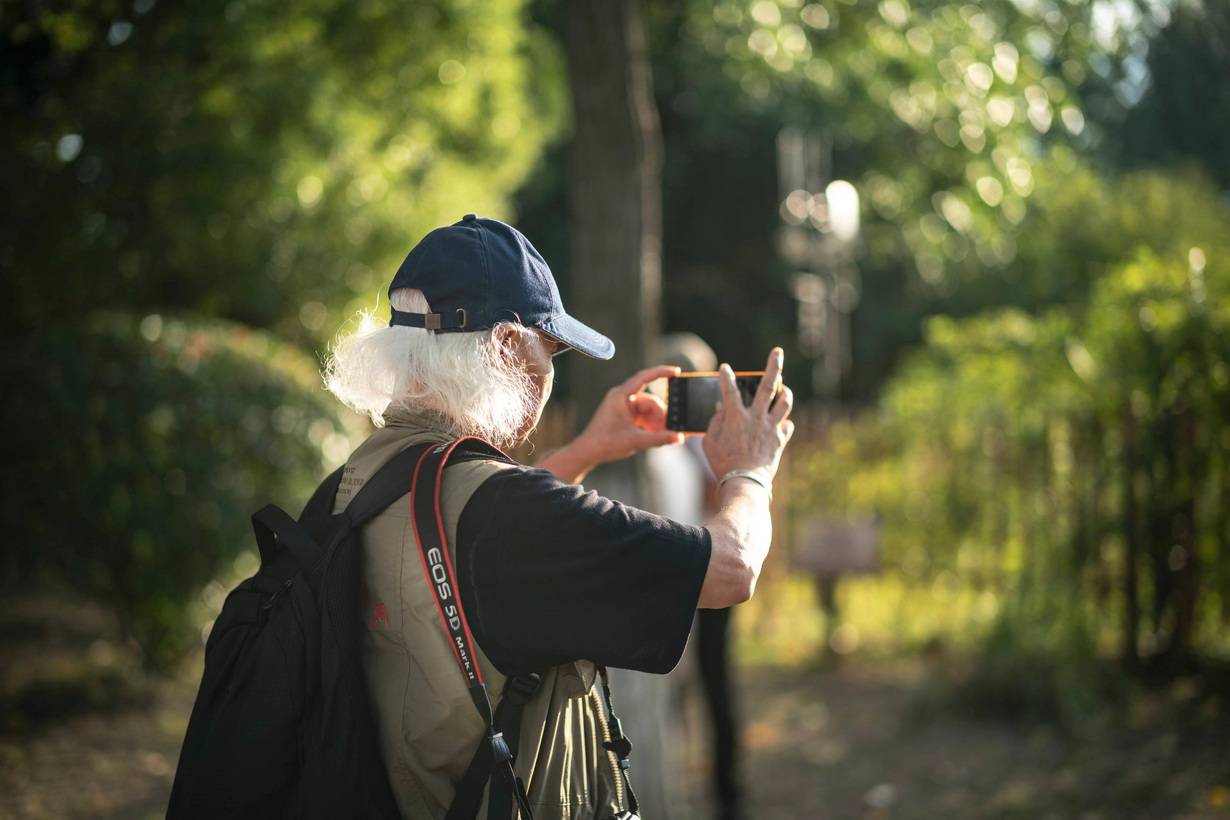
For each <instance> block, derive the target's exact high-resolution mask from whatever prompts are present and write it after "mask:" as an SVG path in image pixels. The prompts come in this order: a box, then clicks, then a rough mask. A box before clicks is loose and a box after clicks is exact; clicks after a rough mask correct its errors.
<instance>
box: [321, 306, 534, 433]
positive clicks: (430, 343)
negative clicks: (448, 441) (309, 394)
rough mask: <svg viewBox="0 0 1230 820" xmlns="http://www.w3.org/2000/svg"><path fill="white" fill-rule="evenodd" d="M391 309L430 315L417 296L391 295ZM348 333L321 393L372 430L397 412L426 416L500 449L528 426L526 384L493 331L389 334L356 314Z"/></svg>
mask: <svg viewBox="0 0 1230 820" xmlns="http://www.w3.org/2000/svg"><path fill="white" fill-rule="evenodd" d="M390 301H391V302H392V304H393V306H394V307H396V308H397V309H398V310H403V311H408V312H412V313H428V312H430V307H429V305H428V304H427V300H426V299H425V298H424V297H423V293H422V292H421V291H418V290H411V289H408V288H403V289H400V290H396V291H394V292H393V293H392V294H391V299H390ZM353 325H354V329H353V330H351V331H349V332H346V331H343V332H342V333H341V334H340V335H339V336H338V338H337V339H336V340H335V341H334V343H333V346H332V349H331V350H330V351H329V355H328V357H327V358H326V360H325V366H324V373H323V375H324V381H325V387H326V388H328V390H329V392H331V393H333V395H334V396H336V397H337V398H338V399H339V400H340V401H341V402H342V403H343V404H345V405H346V406H347V407H350V408H351V409H353V410H356V411H358V412H360V413H365V414H366V415H368V416H369V417H370V418H371V420H372V422H373V423H374V424H375V425H376V426H377V427H383V426H384V425H385V423H386V421H387V417H388V416H389V415H391V414H395V413H396V412H397V411H399V410H405V411H410V412H415V411H419V412H427V413H430V414H432V415H434V416H436V417H438V418H439V419H440V420H441V421H442V422H443V425H444V428H445V430H446V431H447V432H448V433H450V434H451V435H454V436H464V435H472V436H479V437H481V438H484V439H486V440H487V441H490V442H491V443H492V444H495V445H497V446H499V447H505V448H507V447H511V446H513V445H515V444H516V443H517V436H518V433H519V431H522V430H523V429H525V428H526V427H527V426H528V425H529V424H530V423H532V422H533V421H535V419H534V416H535V414H536V413H537V412H538V401H537V399H538V397H537V396H536V395H535V391H534V385H533V382H532V380H531V379H530V378H529V376H528V375H527V374H526V372H525V370H524V368H522V367H521V366H520V363H519V362H517V361H516V360H515V359H513V358H510V357H508V356H507V355H504V354H502V353H501V351H500V349H499V343H498V342H497V341H496V335H495V334H496V330H497V329H498V328H499V327H500V325H497V326H496V327H495V328H491V329H489V330H480V331H476V332H473V333H432V332H431V331H428V330H424V329H422V328H416V327H401V326H398V327H389V326H388V325H387V321H382V320H380V319H378V318H377V317H376V315H375V313H374V311H370V310H364V311H362V312H360V314H359V315H358V316H357V317H356V321H355V322H353ZM510 326H511V327H514V328H516V329H517V330H518V332H521V333H530V334H532V333H533V331H531V330H529V329H528V328H523V327H521V326H520V325H516V324H511V325H510ZM535 338H537V336H536V335H535Z"/></svg>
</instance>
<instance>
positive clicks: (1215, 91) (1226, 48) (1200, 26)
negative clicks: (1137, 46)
mask: <svg viewBox="0 0 1230 820" xmlns="http://www.w3.org/2000/svg"><path fill="white" fill-rule="evenodd" d="M1154 8H1155V9H1156V10H1160V13H1161V14H1162V15H1164V17H1163V22H1164V23H1165V25H1163V27H1162V28H1161V30H1160V31H1159V32H1158V33H1157V34H1156V36H1154V37H1152V38H1150V39H1149V42H1148V49H1147V60H1146V58H1144V57H1142V56H1140V55H1138V56H1137V57H1136V58H1135V59H1136V60H1137V61H1138V64H1139V66H1142V67H1144V68H1143V70H1144V72H1145V74H1146V75H1147V82H1148V89H1147V90H1146V91H1145V92H1144V96H1143V98H1142V99H1141V101H1140V103H1139V104H1138V105H1135V106H1131V107H1123V106H1118V107H1114V106H1108V108H1109V111H1110V115H1109V117H1108V122H1107V123H1106V130H1107V133H1108V136H1109V137H1110V140H1109V143H1110V147H1112V148H1114V149H1116V150H1115V154H1116V159H1117V160H1118V161H1119V162H1120V163H1124V164H1126V165H1128V166H1129V167H1139V166H1142V165H1162V164H1171V165H1173V164H1176V163H1178V164H1198V165H1199V166H1200V167H1201V168H1202V169H1203V170H1204V171H1205V172H1206V173H1207V174H1208V175H1209V176H1211V177H1212V178H1213V180H1214V181H1216V183H1217V184H1218V185H1219V186H1220V187H1221V188H1223V189H1225V188H1230V145H1227V143H1226V140H1225V138H1224V125H1225V123H1226V122H1230V85H1228V84H1227V83H1226V77H1230V6H1228V5H1227V4H1226V3H1224V2H1216V1H1214V2H1203V0H1198V1H1197V2H1190V1H1189V2H1180V3H1173V4H1165V5H1160V4H1158V5H1156V6H1155V7H1154ZM1156 10H1155V12H1154V13H1159V11H1156ZM1167 17H1168V18H1169V19H1168V20H1166V19H1165V18H1167ZM1136 70H1137V71H1138V72H1140V71H1141V70H1142V69H1141V68H1139V67H1138V68H1137V69H1136Z"/></svg>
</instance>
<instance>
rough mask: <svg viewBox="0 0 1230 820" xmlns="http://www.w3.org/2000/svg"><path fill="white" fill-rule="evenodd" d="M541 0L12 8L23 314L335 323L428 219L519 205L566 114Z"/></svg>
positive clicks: (7, 29) (12, 272) (9, 232)
mask: <svg viewBox="0 0 1230 820" xmlns="http://www.w3.org/2000/svg"><path fill="white" fill-rule="evenodd" d="M521 6H522V3H521V2H520V0H491V1H489V2H481V3H480V2H471V1H470V0H430V1H429V2H415V3H402V2H392V1H391V0H361V2H352V0H308V2H294V3H284V2H274V1H273V0H238V1H237V2H231V0H207V1H206V2H197V3H190V4H177V3H158V4H155V3H153V2H137V3H135V4H128V3H120V2H117V1H116V0H108V2H101V3H92V4H81V3H63V2H61V3H40V4H32V5H29V4H28V5H12V4H10V5H6V6H5V9H4V12H3V14H2V15H0V37H2V38H3V40H4V42H5V44H6V56H5V61H4V65H3V67H2V68H0V70H2V71H3V76H4V78H5V82H4V84H3V89H4V90H3V91H2V92H0V112H2V113H0V116H3V118H4V119H5V121H6V123H7V124H8V127H6V128H5V129H4V132H3V136H2V137H0V147H2V148H3V151H2V152H0V153H2V154H3V159H0V163H3V168H4V177H5V179H6V182H7V184H8V186H9V188H10V189H11V190H15V191H21V192H22V195H21V196H20V197H9V198H6V205H5V209H4V212H3V216H2V217H0V226H3V227H0V268H2V269H3V270H4V272H5V279H6V281H9V282H12V283H14V286H15V288H16V292H15V293H14V294H12V295H11V298H10V299H9V300H7V301H6V309H5V313H4V316H3V318H4V319H5V321H6V324H7V325H9V326H10V327H11V326H13V325H14V323H16V324H17V326H19V327H25V328H33V327H37V326H39V325H41V324H42V323H43V322H44V321H46V320H47V319H48V318H50V317H54V316H59V315H62V314H63V313H78V312H81V311H85V310H92V309H95V308H97V307H117V308H120V309H125V310H128V309H132V310H139V311H145V310H163V309H188V310H193V311H198V312H202V313H206V314H210V315H216V316H225V317H228V318H233V319H239V320H241V321H244V322H245V323H248V324H252V325H255V326H260V327H268V328H273V329H276V330H277V331H278V332H280V333H281V334H282V335H283V336H285V337H287V338H291V339H297V340H319V339H321V338H324V337H326V336H328V335H330V334H331V333H332V332H333V330H334V329H335V328H336V327H337V326H338V324H339V322H340V321H341V320H342V319H343V318H344V316H345V315H347V312H348V309H349V308H351V307H354V306H355V300H356V299H357V298H358V297H359V296H360V295H363V296H369V295H370V294H371V293H372V292H373V291H374V290H376V289H377V288H378V287H379V286H380V285H381V284H382V283H384V282H387V281H388V279H389V277H390V276H391V274H392V272H393V270H394V269H395V268H396V265H397V264H398V263H399V262H400V261H401V258H402V256H403V255H404V254H405V252H406V251H407V250H408V249H409V247H410V246H411V245H412V244H413V243H414V242H416V241H417V240H418V239H419V237H421V236H422V235H423V234H424V233H426V232H427V231H428V230H430V229H432V228H434V227H437V226H438V225H441V224H448V223H450V222H453V221H455V220H457V219H459V218H460V217H461V216H462V214H464V213H465V212H467V211H478V212H482V213H487V214H492V215H500V214H507V211H508V206H507V202H506V199H507V196H508V195H509V194H510V192H511V191H512V190H514V189H515V188H516V187H517V186H518V185H519V184H520V183H521V182H522V181H523V180H524V179H525V178H526V176H527V174H528V173H529V172H530V170H531V169H532V167H533V165H534V163H535V162H536V160H537V157H538V154H539V151H540V149H541V148H542V146H543V144H544V142H545V141H546V140H547V139H548V137H549V136H550V135H551V134H553V133H554V132H555V130H556V129H557V128H558V126H559V124H560V122H561V119H562V112H563V105H562V102H561V101H562V82H561V78H560V69H559V65H558V63H559V60H558V58H557V57H556V56H555V50H554V49H553V47H552V44H551V43H549V42H545V41H544V39H543V38H542V37H541V36H540V35H538V34H537V33H535V32H533V31H531V30H529V29H527V27H526V26H525V25H524V24H523V22H522V20H521V17H522V9H521ZM69 274H71V276H72V280H71V281H72V282H73V283H74V286H73V287H65V284H64V283H65V282H66V281H67V280H66V278H65V277H66V276H68V275H69Z"/></svg>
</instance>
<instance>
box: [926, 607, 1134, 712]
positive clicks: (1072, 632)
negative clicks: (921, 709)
mask: <svg viewBox="0 0 1230 820" xmlns="http://www.w3.org/2000/svg"><path fill="white" fill-rule="evenodd" d="M1058 597H1059V596H1056V595H1048V596H1046V597H1045V599H1038V600H1036V601H1035V602H1033V603H1032V604H1022V603H1020V602H1018V603H1016V604H1012V605H1009V607H1007V608H1006V609H1005V611H1004V612H1002V613H1001V614H1000V616H999V618H997V619H996V621H995V623H994V624H993V625H992V627H991V629H990V630H989V631H988V633H987V635H986V637H985V639H984V641H983V643H982V645H981V647H980V648H979V650H978V652H977V653H976V654H975V656H974V659H973V662H972V665H971V666H970V668H969V669H966V670H962V671H958V672H957V673H956V674H954V675H952V679H951V680H950V681H949V682H948V683H949V687H950V688H949V689H948V694H949V697H951V698H952V699H953V701H954V703H956V704H959V705H960V708H961V710H962V711H964V712H966V713H968V714H971V715H977V716H985V717H993V718H1000V719H1007V720H1012V721H1023V722H1033V721H1038V720H1043V721H1048V722H1053V723H1057V724H1059V725H1062V726H1066V727H1069V728H1073V727H1077V726H1079V725H1081V724H1082V723H1083V722H1085V721H1087V720H1088V719H1089V718H1090V717H1092V716H1093V715H1094V714H1095V713H1096V711H1097V707H1098V705H1099V703H1101V702H1104V701H1105V700H1106V699H1108V698H1113V697H1114V696H1115V695H1117V694H1118V691H1119V690H1118V687H1117V684H1116V681H1117V678H1116V676H1115V675H1114V674H1113V673H1112V671H1111V670H1109V669H1108V668H1107V665H1106V662H1105V661H1103V660H1102V659H1100V658H1099V657H1098V653H1097V636H1096V634H1095V632H1094V629H1092V628H1091V626H1090V624H1089V623H1088V619H1087V616H1085V614H1084V613H1083V612H1082V611H1081V610H1080V609H1079V607H1077V606H1074V605H1073V604H1072V602H1068V604H1067V605H1066V606H1056V599H1057V598H1058Z"/></svg>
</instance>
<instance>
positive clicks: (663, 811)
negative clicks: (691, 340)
mask: <svg viewBox="0 0 1230 820" xmlns="http://www.w3.org/2000/svg"><path fill="white" fill-rule="evenodd" d="M564 21H565V26H564V31H565V37H564V41H565V45H566V49H567V53H568V78H569V87H570V88H571V90H572V110H573V135H572V144H571V153H570V156H569V162H568V168H569V177H568V201H569V208H568V216H569V219H568V228H569V231H570V234H571V236H570V240H571V259H570V264H571V275H570V279H571V280H572V288H571V291H572V292H571V297H570V298H571V302H572V305H573V309H574V310H576V311H577V314H578V315H579V316H580V317H581V318H582V319H584V320H585V321H586V322H591V323H592V324H593V325H594V326H595V327H597V328H600V329H601V330H602V332H603V333H605V334H606V335H608V336H610V337H611V339H612V340H613V341H614V342H615V347H616V350H617V352H618V358H616V359H615V361H614V362H613V363H610V364H608V363H605V362H598V361H594V360H592V359H584V358H581V357H578V356H574V357H572V358H571V359H570V360H569V362H568V364H569V367H570V373H571V374H572V376H573V379H572V390H571V396H572V398H573V400H574V402H575V403H576V405H577V409H578V416H577V418H578V420H579V421H580V423H581V424H582V425H583V424H584V423H586V422H587V421H588V420H589V417H590V415H591V414H592V413H593V411H594V409H595V408H596V407H597V406H598V404H599V402H601V401H602V399H603V397H604V396H605V394H606V391H607V390H608V389H610V388H611V387H612V386H613V385H614V384H615V383H616V382H617V381H620V380H622V379H623V378H626V377H627V376H629V375H631V374H632V372H633V371H635V370H636V369H638V368H640V367H643V366H644V365H645V364H646V360H647V358H648V351H649V346H650V344H652V342H653V340H654V339H655V338H656V337H657V336H658V335H659V334H660V333H661V329H662V328H661V315H660V308H661V291H662V282H661V264H662V263H661V254H662V215H661V207H662V205H661V197H662V187H661V171H662V168H661V166H662V158H661V154H662V146H661V140H662V135H661V131H660V129H659V124H658V112H657V108H656V107H655V103H654V98H653V85H652V82H653V81H652V73H651V69H650V64H649V54H648V50H647V47H646V42H645V31H644V25H643V23H642V21H641V10H640V0H572V2H568V3H566V4H565V7H564ZM612 364H613V365H614V367H612ZM612 371H613V372H612ZM586 484H587V485H588V486H590V487H592V488H595V489H597V490H598V491H599V492H602V493H603V494H604V495H607V496H609V497H611V498H616V499H619V500H620V501H622V502H624V503H627V504H633V505H636V506H644V505H645V503H646V499H647V496H646V493H645V464H644V458H643V456H636V457H633V458H630V459H624V460H621V461H617V462H613V463H611V464H606V465H602V466H601V467H599V468H598V469H597V470H595V471H594V472H593V473H592V474H591V475H590V477H589V478H588V479H586ZM613 677H614V685H615V686H616V688H617V690H618V691H619V692H620V693H621V700H622V701H623V702H624V703H626V704H628V706H627V709H626V710H625V712H624V725H625V729H626V731H627V733H628V735H630V736H631V737H634V738H636V744H637V755H636V758H635V760H636V763H637V766H636V783H637V796H638V798H639V800H640V803H641V807H640V811H641V812H642V813H644V814H646V815H647V816H648V815H652V816H659V817H667V816H668V813H669V812H670V807H671V805H672V804H673V800H672V799H671V797H672V795H671V794H670V792H669V791H668V789H669V787H670V785H671V783H672V782H673V780H672V777H671V775H672V772H671V770H670V767H669V766H668V765H667V764H666V762H665V760H664V755H665V752H666V749H667V748H668V747H669V744H670V738H669V737H668V735H667V728H668V723H667V717H668V713H667V710H668V708H669V706H670V690H669V687H668V684H667V681H666V680H665V679H664V678H662V677H659V676H653V675H644V674H641V673H637V672H625V671H621V670H615V672H614V675H613Z"/></svg>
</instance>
